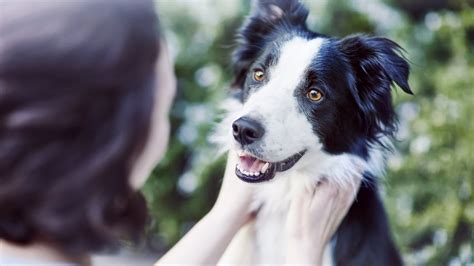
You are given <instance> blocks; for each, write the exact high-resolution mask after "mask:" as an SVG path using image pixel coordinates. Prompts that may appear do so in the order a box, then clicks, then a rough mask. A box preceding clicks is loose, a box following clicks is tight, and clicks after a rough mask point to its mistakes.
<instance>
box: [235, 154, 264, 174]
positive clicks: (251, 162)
mask: <svg viewBox="0 0 474 266" xmlns="http://www.w3.org/2000/svg"><path fill="white" fill-rule="evenodd" d="M239 159H240V162H239V165H240V168H241V169H243V170H245V171H247V172H251V173H258V172H260V171H261V170H262V168H263V166H264V165H265V163H266V162H264V161H261V160H259V159H257V158H254V157H252V156H240V157H239Z"/></svg>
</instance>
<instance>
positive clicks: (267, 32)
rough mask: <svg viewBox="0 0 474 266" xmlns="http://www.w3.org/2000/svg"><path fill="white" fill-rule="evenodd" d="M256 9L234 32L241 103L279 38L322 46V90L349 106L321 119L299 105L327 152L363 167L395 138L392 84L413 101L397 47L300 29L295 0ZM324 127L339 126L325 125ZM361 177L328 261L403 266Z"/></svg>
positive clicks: (267, 1)
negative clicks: (321, 41) (374, 150)
mask: <svg viewBox="0 0 474 266" xmlns="http://www.w3.org/2000/svg"><path fill="white" fill-rule="evenodd" d="M254 5H255V6H254V7H253V11H252V14H251V15H250V16H249V18H248V19H247V21H246V22H245V24H244V25H243V27H242V28H241V30H240V35H239V41H240V42H239V46H238V48H237V49H236V51H235V52H234V54H233V61H234V77H235V79H234V82H233V87H234V88H238V89H241V90H242V93H241V95H243V96H242V101H244V100H245V87H246V80H247V77H248V72H249V70H250V68H251V66H252V64H254V62H255V61H256V60H257V59H258V58H259V57H260V56H261V55H262V54H263V53H264V52H265V49H267V47H268V45H269V44H271V43H272V42H275V41H278V40H281V39H282V38H286V37H285V36H299V37H303V38H306V39H313V38H317V37H324V38H327V40H328V41H327V42H326V44H325V45H324V47H322V48H321V51H320V53H321V56H323V57H324V60H323V62H324V63H323V64H324V65H323V66H321V65H315V66H313V67H314V69H317V70H318V71H319V72H318V73H319V78H318V79H320V80H322V82H324V84H325V86H330V87H331V88H333V89H334V91H336V92H337V93H339V94H343V95H342V96H341V97H339V98H342V99H350V100H347V101H345V102H343V104H338V108H333V109H331V110H322V111H321V110H319V111H318V110H317V109H316V108H314V107H311V106H308V107H304V104H305V103H301V105H303V107H302V108H303V109H305V110H311V111H309V112H307V114H306V115H307V116H308V119H309V121H310V122H311V123H312V124H313V125H314V127H313V130H314V132H315V133H316V134H317V135H318V136H319V138H320V139H321V141H322V143H323V146H324V150H325V151H326V152H328V153H331V154H340V153H351V154H355V155H357V156H359V157H361V158H363V159H366V160H367V159H368V157H369V149H370V147H372V145H375V144H378V145H383V143H382V142H381V141H380V138H381V137H386V136H388V137H391V136H393V134H394V132H395V130H396V116H395V112H394V109H393V106H392V97H391V86H392V85H393V84H394V83H396V84H397V85H398V86H399V87H400V88H401V89H402V90H403V91H405V92H407V93H409V94H412V92H411V90H410V87H409V85H408V75H409V65H408V63H407V62H406V60H405V58H404V57H403V56H402V55H401V51H402V49H401V48H400V46H398V45H397V44H396V43H395V42H393V41H391V40H388V39H385V38H379V37H369V36H366V35H353V36H348V37H345V38H342V39H338V38H331V37H328V36H324V35H322V34H319V33H315V32H312V31H310V30H309V29H308V28H307V25H306V18H307V16H308V10H307V9H306V8H305V7H304V6H303V5H302V4H301V3H300V2H299V1H297V0H260V1H257V2H254ZM349 94H350V95H349ZM348 95H349V97H348ZM337 96H339V95H337ZM306 104H307V103H306ZM318 108H324V106H323V107H318ZM328 109H329V108H328ZM316 114H317V115H316ZM347 114H352V117H347ZM343 116H346V117H345V118H341V117H343ZM316 117H317V118H316ZM324 120H327V121H334V120H337V121H338V123H336V124H335V123H326V124H324ZM321 121H323V122H321ZM321 123H323V124H321ZM364 177H365V179H364V182H363V184H362V186H361V188H360V190H359V193H358V195H357V199H356V201H355V203H354V204H353V206H352V207H351V209H350V211H349V213H348V214H347V216H346V217H345V219H344V221H343V222H342V224H341V225H340V227H339V229H338V231H337V233H336V235H335V237H334V241H335V248H334V261H335V263H336V265H401V264H402V260H401V257H400V255H399V253H398V251H397V248H396V247H395V245H394V242H393V240H392V237H391V233H390V229H389V225H388V221H387V217H386V214H385V211H384V208H383V205H382V201H381V199H380V196H379V193H378V189H377V178H376V177H374V176H373V174H372V173H368V172H367V173H365V176H364Z"/></svg>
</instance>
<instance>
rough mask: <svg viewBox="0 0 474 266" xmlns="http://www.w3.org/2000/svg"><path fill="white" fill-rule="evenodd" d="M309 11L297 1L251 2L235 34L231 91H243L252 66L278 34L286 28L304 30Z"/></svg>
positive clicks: (269, 0)
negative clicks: (236, 45) (290, 26)
mask: <svg viewBox="0 0 474 266" xmlns="http://www.w3.org/2000/svg"><path fill="white" fill-rule="evenodd" d="M308 12H309V11H308V9H306V7H305V6H304V5H303V4H302V3H300V1H299V0H254V1H252V9H251V11H250V15H249V17H248V18H247V20H246V21H245V22H244V24H243V25H242V27H241V28H240V30H239V33H238V35H237V36H238V47H237V49H236V50H235V51H234V53H233V56H232V58H233V67H234V80H233V82H232V87H233V88H237V89H239V88H242V87H243V85H244V83H245V78H246V76H247V72H248V70H249V68H250V66H251V65H252V64H253V62H254V61H255V60H256V59H257V57H258V56H259V55H260V54H261V52H262V51H263V50H264V49H265V47H266V45H267V44H268V43H271V42H272V41H274V39H275V37H277V36H275V32H276V31H277V30H281V31H285V30H286V29H287V28H288V25H292V26H297V27H301V28H304V29H306V18H307V17H308Z"/></svg>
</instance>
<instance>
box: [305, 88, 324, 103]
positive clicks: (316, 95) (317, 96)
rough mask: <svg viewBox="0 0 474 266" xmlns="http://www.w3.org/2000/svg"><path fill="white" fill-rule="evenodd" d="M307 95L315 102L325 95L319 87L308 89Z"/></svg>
mask: <svg viewBox="0 0 474 266" xmlns="http://www.w3.org/2000/svg"><path fill="white" fill-rule="evenodd" d="M306 97H308V99H310V100H311V101H313V102H319V101H321V99H322V98H323V97H324V94H323V93H322V92H321V91H320V90H318V89H312V90H310V91H308V93H307V94H306Z"/></svg>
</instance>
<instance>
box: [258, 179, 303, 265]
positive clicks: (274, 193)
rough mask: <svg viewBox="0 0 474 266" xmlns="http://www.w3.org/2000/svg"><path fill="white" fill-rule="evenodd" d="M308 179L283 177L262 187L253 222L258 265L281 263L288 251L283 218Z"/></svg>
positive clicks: (284, 219) (284, 218) (285, 217)
mask: <svg viewBox="0 0 474 266" xmlns="http://www.w3.org/2000/svg"><path fill="white" fill-rule="evenodd" d="M308 181H309V180H308V179H307V177H304V176H301V175H298V174H291V173H289V174H286V173H285V174H284V175H281V176H278V178H277V179H276V180H274V181H272V182H269V183H265V184H262V185H261V186H260V187H259V189H258V191H257V193H256V202H257V203H259V205H260V204H261V205H260V206H261V209H260V210H259V212H258V216H257V218H256V221H255V225H254V226H255V231H254V232H255V242H256V256H255V259H256V261H257V263H262V264H281V263H284V262H285V255H286V250H287V246H286V245H287V241H286V231H285V225H286V219H287V216H288V211H289V207H290V202H291V199H292V198H293V197H294V196H295V193H297V191H301V189H302V188H301V187H302V186H304V185H305V184H307V183H308Z"/></svg>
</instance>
